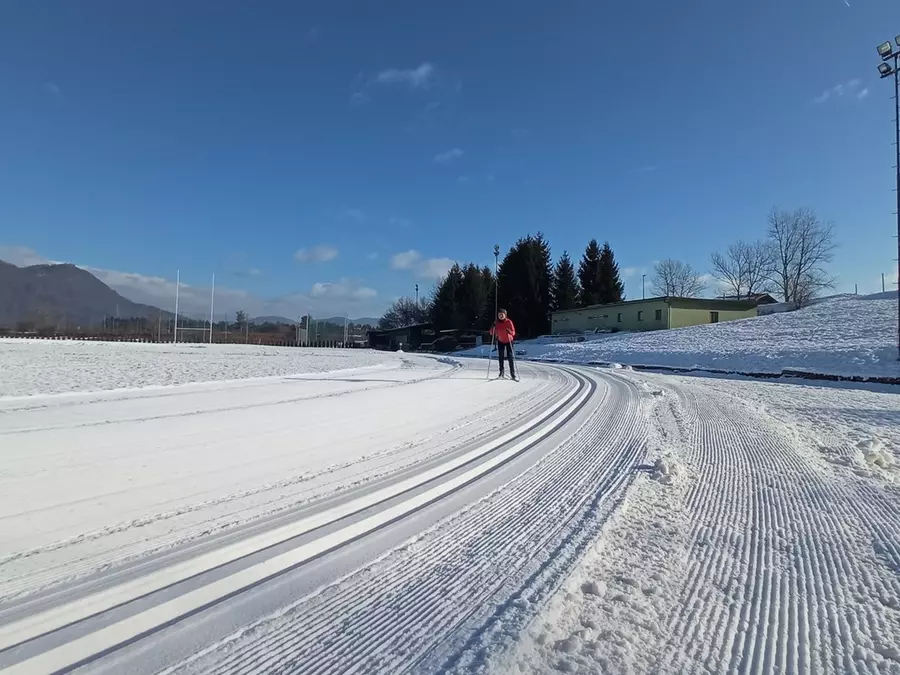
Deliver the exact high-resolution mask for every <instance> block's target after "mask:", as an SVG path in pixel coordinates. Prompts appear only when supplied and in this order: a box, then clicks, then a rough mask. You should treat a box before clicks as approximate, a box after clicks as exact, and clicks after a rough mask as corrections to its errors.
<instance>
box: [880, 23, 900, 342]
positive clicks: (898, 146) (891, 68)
mask: <svg viewBox="0 0 900 675" xmlns="http://www.w3.org/2000/svg"><path fill="white" fill-rule="evenodd" d="M895 44H896V46H895ZM878 56H880V57H881V63H879V64H878V74H879V75H881V79H885V78H886V77H890V76H891V75H893V76H894V171H895V178H896V187H895V190H894V191H895V193H896V195H895V196H896V197H897V212H896V216H897V279H898V281H900V35H898V36H897V37H896V38H894V42H893V43H892V42H891V41H890V40H888V41H887V42H882V43H881V44H880V45H878ZM891 61H893V64H891V63H890V62H891ZM897 295H898V306H897V355H898V358H900V287H898V292H897Z"/></svg>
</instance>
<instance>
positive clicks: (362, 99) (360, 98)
mask: <svg viewBox="0 0 900 675" xmlns="http://www.w3.org/2000/svg"><path fill="white" fill-rule="evenodd" d="M371 100H372V97H371V96H369V95H368V94H367V93H366V92H364V91H355V92H353V93H352V94H350V103H352V104H353V105H365V104H366V103H368V102H369V101H371Z"/></svg>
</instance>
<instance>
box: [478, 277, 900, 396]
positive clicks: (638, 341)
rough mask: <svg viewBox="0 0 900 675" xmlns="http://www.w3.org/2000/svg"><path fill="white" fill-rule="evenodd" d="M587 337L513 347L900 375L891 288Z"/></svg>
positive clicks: (688, 363) (599, 357)
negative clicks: (792, 308) (733, 317)
mask: <svg viewBox="0 0 900 675" xmlns="http://www.w3.org/2000/svg"><path fill="white" fill-rule="evenodd" d="M591 337H592V339H590V340H588V341H586V342H582V343H567V342H565V341H564V340H559V339H556V340H554V339H548V338H543V339H538V340H533V341H523V342H520V343H518V345H517V346H518V347H519V348H520V349H524V350H525V352H526V354H527V356H526V358H529V359H535V360H554V359H555V360H561V361H568V362H572V363H591V362H614V363H623V364H629V365H641V366H665V367H675V368H692V369H693V368H696V369H704V368H706V369H713V370H725V371H730V372H743V373H767V374H772V373H775V374H777V373H781V372H782V371H784V370H799V371H806V372H813V373H821V374H828V375H841V376H861V377H896V378H900V362H898V360H897V294H896V293H893V294H891V293H886V294H878V295H873V296H852V295H851V296H838V297H835V298H831V299H828V300H825V301H823V302H819V303H817V304H814V305H812V306H811V307H808V308H805V309H802V310H799V311H796V312H786V313H778V314H772V315H769V316H760V317H757V318H754V319H744V320H741V321H728V322H724V323H720V324H714V325H702V326H691V327H688V328H681V329H678V330H669V331H652V332H646V333H630V334H624V333H623V334H612V335H606V336H602V335H601V336H591ZM485 351H486V349H485V348H478V349H475V350H471V351H470V352H469V355H472V356H480V355H483V354H484V353H485Z"/></svg>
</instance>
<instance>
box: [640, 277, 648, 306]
mask: <svg viewBox="0 0 900 675" xmlns="http://www.w3.org/2000/svg"><path fill="white" fill-rule="evenodd" d="M646 299H647V275H646V274H642V275H641V300H646Z"/></svg>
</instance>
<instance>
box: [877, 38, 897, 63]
mask: <svg viewBox="0 0 900 675" xmlns="http://www.w3.org/2000/svg"><path fill="white" fill-rule="evenodd" d="M893 55H894V45H892V44H891V41H890V40H888V41H887V42H882V43H881V44H880V45H878V56H880V57H881V58H882V59H884V60H887V59H889V58H891V57H892V56H893Z"/></svg>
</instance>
